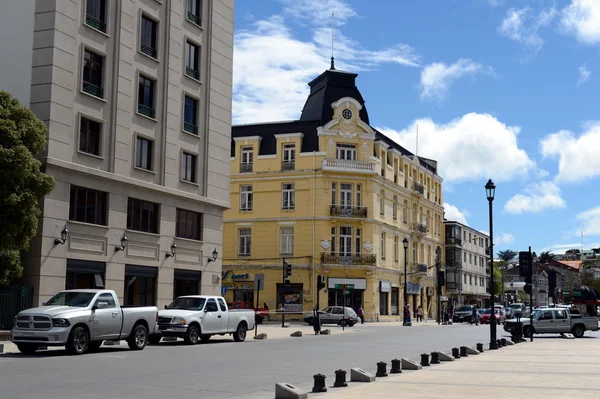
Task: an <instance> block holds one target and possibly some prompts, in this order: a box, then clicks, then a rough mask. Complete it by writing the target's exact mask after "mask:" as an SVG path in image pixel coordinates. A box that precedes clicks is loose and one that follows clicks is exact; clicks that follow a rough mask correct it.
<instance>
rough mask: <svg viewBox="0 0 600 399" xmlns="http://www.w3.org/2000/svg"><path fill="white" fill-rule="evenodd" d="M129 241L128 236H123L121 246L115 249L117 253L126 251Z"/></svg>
mask: <svg viewBox="0 0 600 399" xmlns="http://www.w3.org/2000/svg"><path fill="white" fill-rule="evenodd" d="M128 241H129V239H128V238H127V236H126V235H125V234H123V237H122V238H121V245H117V246H116V247H115V252H119V251H125V248H127V242H128Z"/></svg>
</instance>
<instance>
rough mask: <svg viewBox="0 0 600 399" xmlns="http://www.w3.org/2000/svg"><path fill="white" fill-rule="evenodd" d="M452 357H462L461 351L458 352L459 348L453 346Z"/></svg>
mask: <svg viewBox="0 0 600 399" xmlns="http://www.w3.org/2000/svg"><path fill="white" fill-rule="evenodd" d="M452 357H453V358H455V359H460V353H459V352H458V348H452Z"/></svg>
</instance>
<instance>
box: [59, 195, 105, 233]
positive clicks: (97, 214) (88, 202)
mask: <svg viewBox="0 0 600 399" xmlns="http://www.w3.org/2000/svg"><path fill="white" fill-rule="evenodd" d="M107 198H108V195H107V194H106V193H105V192H103V191H96V190H92V189H89V188H84V187H77V186H71V197H70V200H69V220H73V221H76V222H83V223H90V224H100V225H103V226H106V219H107V218H106V215H107V213H108V211H107V200H106V199H107Z"/></svg>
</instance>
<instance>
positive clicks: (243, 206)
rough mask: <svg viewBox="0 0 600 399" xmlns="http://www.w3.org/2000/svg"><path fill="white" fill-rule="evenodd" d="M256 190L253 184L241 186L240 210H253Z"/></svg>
mask: <svg viewBox="0 0 600 399" xmlns="http://www.w3.org/2000/svg"><path fill="white" fill-rule="evenodd" d="M253 202H254V191H253V187H252V186H251V185H242V186H240V211H243V212H248V211H251V210H253V205H254V204H253Z"/></svg>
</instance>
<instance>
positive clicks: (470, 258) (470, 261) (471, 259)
mask: <svg viewBox="0 0 600 399" xmlns="http://www.w3.org/2000/svg"><path fill="white" fill-rule="evenodd" d="M469 263H473V258H472V255H471V254H469Z"/></svg>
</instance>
